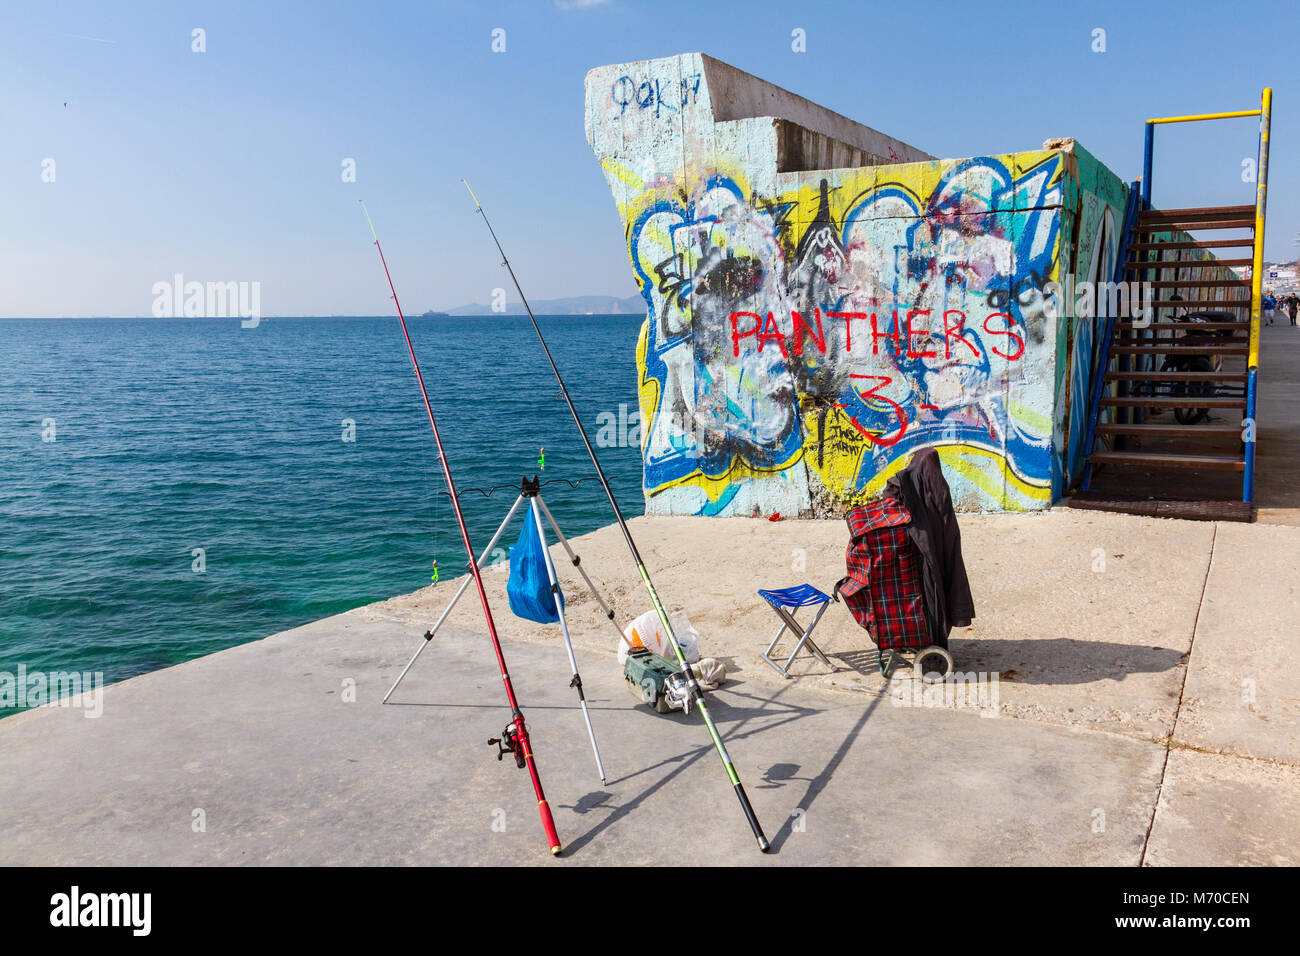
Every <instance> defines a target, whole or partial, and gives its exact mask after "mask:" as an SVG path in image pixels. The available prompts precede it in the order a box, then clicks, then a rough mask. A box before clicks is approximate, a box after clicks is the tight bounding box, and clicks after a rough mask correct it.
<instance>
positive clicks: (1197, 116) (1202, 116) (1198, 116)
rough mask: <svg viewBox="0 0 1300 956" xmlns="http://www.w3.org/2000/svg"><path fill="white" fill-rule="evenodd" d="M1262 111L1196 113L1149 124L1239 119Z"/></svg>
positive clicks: (1166, 118)
mask: <svg viewBox="0 0 1300 956" xmlns="http://www.w3.org/2000/svg"><path fill="white" fill-rule="evenodd" d="M1260 112H1261V111H1260V110H1237V111H1236V112H1235V113H1194V114H1192V115H1191V116H1163V117H1160V118H1158V119H1149V120H1147V122H1148V123H1199V122H1200V121H1201V120H1218V119H1237V118H1238V117H1242V116H1258V115H1259V114H1260Z"/></svg>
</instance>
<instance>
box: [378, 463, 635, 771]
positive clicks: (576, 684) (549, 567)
mask: <svg viewBox="0 0 1300 956" xmlns="http://www.w3.org/2000/svg"><path fill="white" fill-rule="evenodd" d="M525 501H527V502H528V514H529V517H528V519H525V520H531V521H532V522H533V523H534V526H535V527H536V528H537V534H538V537H540V538H541V541H542V553H543V555H545V558H546V575H547V578H548V580H549V582H550V585H551V594H552V595H553V596H554V599H555V610H556V614H557V615H558V617H559V619H560V631H561V633H562V634H563V635H564V649H565V652H566V653H567V654H568V658H569V668H570V671H571V672H572V674H573V679H572V680H571V681H570V683H569V686H570V687H573V688H574V689H575V690H577V692H578V704H579V706H580V707H581V709H582V719H583V721H584V722H585V723H586V725H587V736H588V737H589V738H590V739H591V749H592V753H593V754H594V756H595V758H596V770H597V772H598V773H599V774H600V782H601V783H602V784H603V783H605V768H604V765H603V764H602V763H601V759H600V748H599V747H598V746H597V744H596V733H595V730H594V729H593V728H592V725H591V714H590V712H589V711H588V709H587V698H586V695H585V694H584V692H583V688H582V677H581V675H580V674H579V673H578V662H577V659H576V657H575V656H574V653H573V641H572V639H571V638H570V636H569V624H568V620H567V619H566V618H565V616H564V607H563V605H562V604H561V603H560V588H559V582H558V580H557V579H556V575H555V564H554V562H553V561H552V560H551V553H550V549H549V548H547V546H546V532H545V530H544V529H543V527H542V516H543V515H545V516H546V521H547V524H549V525H550V526H551V529H552V530H553V531H554V532H555V536H556V538H557V539H559V542H560V544H561V545H563V547H564V550H565V553H566V554H567V555H568V556H569V560H570V562H571V563H572V564H573V566H574V567H575V568H577V569H578V573H579V574H581V575H582V580H583V582H584V583H585V584H586V585H587V589H588V590H589V591H590V592H591V595H592V597H594V598H595V599H596V603H598V604H599V605H600V607H601V610H602V611H604V613H605V617H606V618H607V619H608V620H609V621H610V623H611V624H613V625H614V629H615V630H616V631H618V636H619V639H620V640H622V641H624V642H626V641H627V638H626V637H625V636H624V635H623V632H622V630H621V629H619V626H618V623H617V622H616V621H615V619H614V611H613V610H612V609H611V608H610V606H609V604H608V603H607V602H606V601H605V599H604V597H602V596H601V594H600V592H599V591H598V590H597V589H596V585H595V584H594V583H593V582H592V580H591V577H590V576H589V575H588V574H587V571H586V569H585V568H583V567H582V559H581V558H580V557H579V556H578V555H577V554H575V553H574V551H573V548H572V546H571V545H570V544H569V540H568V538H566V537H565V536H564V533H563V532H562V531H561V530H560V526H559V524H558V523H557V522H556V520H555V517H554V516H553V515H552V514H551V510H550V509H549V508H547V507H546V502H544V501H543V500H542V495H541V487H540V482H539V481H538V480H537V479H536V478H534V479H532V480H531V481H530V480H529V479H527V478H525V479H524V480H523V482H522V484H521V486H520V492H519V497H517V498H516V499H515V502H514V504H513V505H511V506H510V510H509V511H508V512H506V516H505V518H504V519H503V520H502V522H501V524H500V525H499V526H498V527H497V530H496V533H495V534H494V535H492V540H491V541H489V542H488V545H487V547H486V548H484V549H483V552H482V554H480V555H479V558H478V566H479V567H480V568H482V567H483V562H484V561H485V560H487V558H488V556H489V555H490V554H491V553H492V551H493V549H494V548H495V547H496V546H497V542H499V541H500V540H501V536H502V535H503V534H504V533H505V530H506V528H507V527H508V526H509V524H510V522H511V521H512V520H514V517H515V515H516V514H518V512H519V509H520V508H521V507H523V505H524V502H525ZM471 580H472V578H470V577H467V578H466V579H465V580H464V581H462V582H461V585H460V587H459V588H458V589H457V590H456V593H455V595H453V596H452V599H451V602H450V603H449V604H448V605H447V607H446V609H444V610H443V612H442V614H441V615H440V616H439V618H438V620H437V623H435V624H434V625H433V627H432V628H430V629H429V630H428V631H426V632H425V633H424V639H423V640H422V641H421V642H420V646H419V647H417V648H416V649H415V653H414V654H413V655H411V659H410V660H409V661H408V662H407V664H406V666H405V667H404V668H402V672H401V673H400V674H398V675H397V680H395V681H393V686H392V687H390V688H389V689H388V693H387V694H385V695H384V701H383V702H384V703H388V699H389V698H390V697H392V696H393V691H395V690H397V685H398V684H400V683H401V682H402V679H403V678H404V677H406V674H407V672H408V671H410V669H411V667H412V665H414V664H415V662H416V661H417V660H418V659H419V657H420V655H421V654H422V653H424V649H425V648H426V647H428V646H429V644H430V643H432V641H433V637H434V635H435V634H437V633H438V629H439V628H440V627H442V625H443V624H444V623H445V622H446V620H447V618H448V617H449V616H450V615H451V612H452V609H453V608H455V607H456V603H457V602H458V601H459V600H460V599H461V596H462V595H463V594H464V593H465V590H466V588H468V587H469V584H470V581H471Z"/></svg>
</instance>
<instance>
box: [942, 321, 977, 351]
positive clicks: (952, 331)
mask: <svg viewBox="0 0 1300 956" xmlns="http://www.w3.org/2000/svg"><path fill="white" fill-rule="evenodd" d="M950 315H959V316H961V321H959V322H958V323H957V324H956V325H955V326H953V325H949V324H948V316H950ZM965 325H966V313H965V312H963V311H962V310H961V309H947V310H945V311H944V313H943V357H944V358H946V359H950V358H952V350H951V343H952V340H953V339H954V338H955V339H956V340H957V341H958V342H960V343H961V344H962V345H964V346H966V348H968V349H970V350H971V354H972V355H974V356H975V357H976V358H979V357H980V350H979V349H977V348H976V347H975V346H974V345H972V344H971V343H970V341H969V340H968V339H967V338H966V330H965Z"/></svg>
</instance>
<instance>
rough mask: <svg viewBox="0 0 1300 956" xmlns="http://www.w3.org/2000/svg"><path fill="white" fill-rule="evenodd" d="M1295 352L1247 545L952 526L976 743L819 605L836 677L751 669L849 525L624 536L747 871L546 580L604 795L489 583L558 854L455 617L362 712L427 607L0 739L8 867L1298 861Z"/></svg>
mask: <svg viewBox="0 0 1300 956" xmlns="http://www.w3.org/2000/svg"><path fill="white" fill-rule="evenodd" d="M1298 346H1300V330H1295V329H1291V328H1289V327H1287V328H1276V327H1275V328H1271V329H1265V332H1264V355H1265V361H1266V364H1265V366H1264V368H1265V370H1266V371H1267V373H1268V374H1264V373H1261V381H1262V383H1263V384H1262V386H1261V388H1262V391H1263V394H1264V398H1263V401H1262V407H1263V408H1264V409H1272V410H1273V415H1271V416H1269V417H1267V418H1266V417H1265V416H1264V415H1263V414H1261V420H1262V421H1263V422H1264V424H1263V425H1262V428H1261V449H1260V462H1261V480H1260V485H1259V489H1260V506H1261V510H1260V520H1259V521H1258V522H1257V523H1255V524H1250V525H1244V524H1234V523H1223V524H1215V523H1211V522H1189V521H1172V520H1161V519H1154V518H1142V517H1136V516H1130V515H1110V514H1099V513H1094V512H1081V511H1072V510H1070V509H1067V508H1055V509H1053V510H1052V511H1049V512H1046V513H1041V514H1027V515H1010V514H1005V515H965V516H963V517H962V532H963V543H964V548H965V552H966V560H967V565H968V568H969V570H970V576H971V584H972V589H973V591H974V595H975V602H976V609H977V612H978V616H977V618H976V620H975V623H974V626H973V627H972V628H970V629H966V630H962V631H959V632H954V634H953V637H952V647H953V653H954V656H955V657H956V660H957V665H958V667H959V669H961V670H963V671H965V672H974V673H982V674H985V675H993V674H996V675H997V677H998V684H997V692H998V707H997V715H998V716H996V717H989V716H987V715H984V716H982V715H981V711H980V709H979V708H978V707H968V706H961V702H960V701H958V700H951V701H942V702H939V703H938V705H936V706H925V705H923V706H915V701H914V700H911V699H901V700H900V697H901V695H900V693H899V688H900V687H904V686H906V685H903V684H902V683H901V681H902V679H903V678H904V677H905V676H906V672H903V674H901V675H899V676H898V677H896V678H895V682H894V683H893V684H892V685H891V684H886V683H885V682H884V680H883V679H882V678H881V677H880V676H879V674H878V673H877V672H876V670H875V654H874V648H873V646H872V645H871V642H870V638H869V637H868V635H867V634H866V632H864V631H862V630H861V629H860V628H858V627H857V625H856V624H855V623H854V622H853V620H852V619H851V618H850V617H849V615H848V613H847V611H846V610H845V609H844V607H843V605H839V604H836V605H832V607H831V610H830V611H828V612H827V614H826V616H825V617H824V619H823V621H822V623H821V624H820V625H819V629H818V638H819V642H820V643H821V645H822V647H823V648H824V649H825V650H826V651H827V653H828V654H829V655H830V656H831V659H832V660H833V661H834V662H835V663H836V664H837V667H838V670H837V672H836V673H833V674H831V673H827V672H826V669H825V667H824V666H822V665H820V664H819V663H817V662H815V661H812V660H811V659H809V660H801V661H799V662H796V667H795V669H794V672H795V673H796V674H798V675H800V676H798V677H796V678H795V679H793V680H788V681H787V680H784V679H782V678H781V677H780V676H779V675H777V674H776V673H775V672H774V671H773V670H772V669H771V668H769V667H767V665H765V664H763V663H762V662H761V661H760V660H759V658H758V655H759V652H760V651H761V650H762V649H763V648H764V647H765V646H766V643H767V640H768V639H769V637H770V635H771V634H772V633H773V632H774V631H775V630H776V626H777V624H776V619H775V617H774V616H773V615H772V614H771V613H770V612H769V611H768V610H767V609H766V608H765V607H764V606H763V605H762V604H761V603H760V602H759V600H758V598H757V597H756V596H755V594H754V589H755V588H756V587H762V586H767V587H773V586H785V585H788V584H793V583H798V582H799V581H805V580H806V581H811V582H813V583H815V584H817V585H818V586H819V587H822V588H823V589H825V590H829V589H830V587H831V586H832V585H833V583H834V581H835V580H836V579H838V578H839V577H840V576H841V575H842V574H843V567H844V564H843V553H844V546H845V543H846V538H847V534H846V532H845V530H844V528H843V525H842V523H841V522H838V521H782V522H775V523H773V522H768V521H766V520H753V519H746V518H729V519H717V518H696V517H671V518H648V519H647V518H642V519H637V520H636V521H635V522H634V526H635V534H636V536H637V539H638V542H639V544H640V546H641V549H642V551H643V552H644V555H645V558H646V561H647V563H648V565H649V567H650V568H651V571H652V573H653V574H654V576H655V578H656V582H657V584H658V586H659V589H660V591H661V592H662V593H663V595H664V597H665V599H666V600H667V601H668V603H669V606H670V607H671V608H676V607H682V608H684V609H685V610H686V611H687V612H688V613H689V615H690V616H691V619H692V622H693V623H694V624H695V626H696V627H697V628H698V629H699V631H700V633H701V635H702V645H703V649H704V652H705V653H706V654H709V655H712V656H717V657H721V658H723V659H724V660H726V661H727V663H728V665H729V668H730V670H731V675H730V678H729V680H728V682H727V683H726V685H724V687H723V688H722V689H721V690H719V691H718V692H717V693H716V694H715V695H714V698H713V699H714V702H713V704H712V707H713V712H714V714H715V716H716V718H717V720H718V723H719V726H720V728H721V730H722V733H723V734H724V736H725V737H726V739H727V743H728V747H729V749H730V750H731V753H732V755H733V757H734V759H735V761H736V764H737V766H738V767H739V769H740V773H741V776H742V778H743V780H744V782H745V784H746V786H747V788H748V790H749V792H750V795H751V798H752V800H753V803H754V806H755V808H756V810H757V812H758V814H759V816H760V817H761V819H762V820H763V822H764V824H765V826H766V828H767V830H768V833H769V835H770V836H771V838H772V843H773V849H774V852H773V853H772V854H771V855H769V856H760V855H759V854H758V853H757V851H756V850H755V849H754V846H753V842H752V839H751V837H750V835H749V829H748V827H747V826H746V825H745V823H744V820H743V819H742V817H741V816H740V812H739V809H738V807H737V806H736V805H735V800H734V798H732V797H731V795H730V793H729V792H726V791H729V789H730V788H729V786H728V785H727V782H726V778H725V777H724V776H723V773H722V770H721V768H720V766H719V765H718V763H717V758H716V756H715V755H714V753H713V751H712V748H711V747H710V746H709V745H708V738H707V736H706V734H705V732H704V728H703V727H702V726H701V725H700V723H699V721H698V719H694V718H685V717H682V716H680V715H670V716H659V715H656V714H653V713H651V712H650V711H649V710H647V709H646V708H645V707H644V706H642V705H639V704H638V703H637V702H636V701H635V700H634V699H633V698H632V696H631V695H630V694H629V693H628V692H627V691H626V689H625V688H624V687H623V684H622V676H621V672H620V669H619V667H618V664H617V662H616V660H615V654H614V651H615V648H614V643H615V638H614V635H613V632H612V630H611V629H610V627H609V622H608V621H606V620H605V619H604V618H603V616H602V615H601V614H600V612H599V610H598V608H597V607H596V604H595V602H594V601H593V600H592V599H591V598H590V597H589V596H587V595H586V594H585V592H584V591H583V590H582V589H581V582H580V581H579V580H578V579H577V578H576V575H574V574H573V573H572V570H571V568H570V567H569V565H568V564H567V563H566V562H564V561H563V560H557V564H558V566H559V570H560V575H561V583H562V585H563V587H564V588H565V593H566V596H567V597H568V602H569V613H570V624H571V627H572V629H573V632H574V638H575V644H576V646H577V653H578V659H579V664H580V666H581V669H582V673H583V678H584V681H585V684H586V687H587V692H588V697H589V699H590V700H591V703H592V708H593V722H594V724H595V729H596V733H597V735H598V737H599V740H600V745H601V750H602V754H603V756H604V759H605V764H606V768H607V770H608V771H609V783H608V785H606V786H604V787H602V786H601V785H600V782H599V780H598V778H597V776H596V772H595V768H594V766H593V763H592V759H591V753H590V750H589V747H588V743H587V739H586V734H585V731H584V728H583V726H582V720H581V715H580V712H579V711H578V709H577V707H576V702H575V698H574V695H573V691H572V690H571V689H570V688H569V686H568V682H569V674H568V670H567V661H566V660H565V658H564V652H563V649H562V647H561V645H560V642H559V635H558V626H556V625H550V626H545V625H534V624H531V623H529V622H525V621H521V620H519V619H517V618H514V617H513V616H511V615H510V614H509V613H508V611H507V610H506V607H507V605H506V601H505V593H504V592H505V576H504V575H498V574H493V573H489V574H488V575H487V577H486V580H487V582H488V585H489V588H490V597H491V598H492V600H493V603H494V606H495V607H496V608H497V609H498V612H499V623H500V625H501V630H502V634H503V636H504V639H505V643H506V655H507V659H508V662H509V664H510V668H511V676H512V678H513V680H514V682H515V684H516V687H517V688H518V691H519V695H520V698H521V700H522V702H523V704H524V707H525V711H526V714H527V716H528V720H529V722H530V726H531V729H532V733H533V739H534V746H535V750H536V753H537V757H538V761H539V765H540V768H541V773H542V779H543V782H544V783H545V785H546V788H547V796H548V797H549V799H550V802H551V804H552V806H553V807H554V810H555V815H556V821H557V825H558V827H559V831H560V835H561V838H562V839H563V841H564V843H565V845H566V847H567V850H566V852H565V854H564V856H562V857H561V858H559V859H558V860H553V859H552V858H551V856H550V854H549V853H547V851H546V846H545V843H544V841H543V839H542V835H541V829H540V827H539V825H538V822H537V819H536V809H535V804H534V800H533V797H532V791H531V788H530V787H529V785H528V781H527V778H526V776H525V775H524V774H523V773H522V772H521V771H519V770H516V769H515V768H514V767H513V765H511V764H510V763H508V762H502V763H498V762H497V760H496V759H495V757H494V755H493V754H494V750H493V749H492V748H489V747H488V746H487V745H486V741H487V738H488V737H492V736H497V735H498V734H499V733H500V731H501V728H502V727H503V726H504V725H505V723H506V721H507V720H508V717H509V715H508V713H507V711H506V708H505V706H504V695H503V694H502V692H501V686H500V677H499V676H498V674H497V672H496V668H495V664H494V661H493V659H492V656H491V652H490V649H489V644H488V641H487V638H486V637H485V636H484V634H483V629H482V622H481V617H480V612H479V610H478V609H477V607H476V605H475V604H474V603H472V602H469V601H466V602H463V603H462V605H461V606H460V607H459V608H458V609H457V611H456V612H455V613H454V614H453V615H452V618H451V619H450V622H449V623H450V626H449V628H447V629H445V630H444V631H442V632H441V633H440V634H439V635H438V637H437V639H436V641H435V643H434V644H433V645H432V646H431V647H430V648H429V649H428V650H427V651H426V653H425V654H424V655H423V657H422V658H421V659H420V661H419V663H418V664H417V665H416V666H415V668H414V669H413V670H412V671H411V674H410V676H409V677H408V678H407V680H406V682H405V683H404V684H403V685H402V687H401V688H400V689H399V691H398V693H397V694H396V695H395V696H394V703H391V704H389V705H383V704H381V703H380V700H381V698H382V697H383V694H384V691H385V690H386V689H387V687H388V685H389V683H390V682H391V681H392V679H393V678H394V677H395V676H396V674H397V672H398V670H399V669H400V667H401V665H402V664H404V663H405V661H406V659H407V657H408V656H409V655H410V653H411V652H412V651H413V650H414V648H415V647H416V646H417V645H418V643H419V641H420V635H421V634H422V633H423V631H424V630H425V629H426V628H427V627H428V626H429V625H430V624H431V622H432V621H433V620H434V619H435V618H436V615H437V614H438V613H439V612H440V611H441V609H442V607H443V606H444V605H445V603H446V602H447V600H448V599H449V598H450V596H451V594H453V593H454V590H455V587H456V586H457V582H456V581H445V582H442V583H440V584H438V585H436V586H433V587H430V588H425V589H423V590H421V591H418V592H416V593H414V594H410V595H404V596H401V597H397V598H393V599H392V600H390V601H386V602H383V603H381V604H377V605H371V606H369V607H365V608H358V609H356V610H354V611H350V612H348V613H346V614H342V615H339V616H337V617H333V618H329V619H327V620H323V621H318V622H315V623H313V624H309V625H307V626H305V627H301V628H297V629H295V630H292V631H288V632H286V633H283V634H277V635H274V636H272V637H269V638H267V639H265V640H262V641H257V642H255V643H251V644H247V645H244V646H241V647H236V648H232V649H230V650H227V651H223V652H221V653H219V654H214V655H211V656H209V657H204V658H200V659H198V660H194V661H191V662H189V663H186V664H182V665H179V666H177V667H172V668H168V669H166V670H162V671H157V672H155V673H152V674H147V675H144V676H141V677H137V678H134V679H132V680H128V681H124V682H123V683H120V684H117V685H114V686H113V687H110V688H108V689H107V690H106V691H105V694H104V709H103V715H102V716H101V717H99V718H98V719H87V718H86V717H84V716H83V715H82V712H81V711H79V710H75V709H68V708H58V707H46V708H42V709H39V710H34V711H29V712H26V713H23V714H18V715H16V716H13V717H10V718H6V719H4V720H0V780H3V781H4V786H3V798H2V799H0V832H3V833H4V834H5V837H4V840H3V842H0V863H3V864H8V865H12V864H23V865H26V864H68V863H91V864H108V863H123V864H258V863H285V864H288V863H301V864H374V863H399V864H408V863H409V864H439V863H441V864H453V865H462V866H464V865H477V864H502V863H505V864H537V865H548V866H565V865H573V864H617V865H636V864H645V863H662V864H668V863H679V862H682V861H681V858H680V857H678V856H675V855H674V853H673V851H672V850H671V849H670V848H669V846H668V844H667V843H666V842H665V841H664V840H662V839H659V838H658V837H657V836H656V835H657V834H662V833H663V832H665V830H666V829H667V828H668V827H669V826H670V825H671V826H674V827H677V828H678V832H681V830H682V828H684V830H685V832H686V834H687V835H688V836H690V837H692V839H690V840H689V841H688V844H687V845H688V846H689V847H690V851H691V856H690V861H691V862H695V863H724V864H725V863H743V864H754V865H763V866H781V865H789V864H815V863H862V864H890V863H895V864H905V863H940V864H962V863H971V864H1061V865H1092V864H1116V865H1126V866H1135V865H1138V864H1139V863H1145V864H1147V865H1191V864H1265V865H1290V866H1294V865H1297V864H1300V704H1297V701H1300V673H1298V672H1297V669H1296V667H1295V662H1294V649H1295V647H1296V645H1297V639H1298V638H1300V625H1298V624H1297V622H1296V619H1295V608H1296V607H1297V605H1298V604H1300V601H1298V600H1297V589H1298V588H1300V579H1298V577H1297V573H1296V569H1297V568H1298V567H1300V529H1298V528H1297V524H1300V518H1298V516H1300V510H1298V509H1297V508H1296V504H1297V502H1296V493H1295V491H1294V485H1293V484H1292V483H1291V482H1290V481H1288V480H1287V476H1286V475H1285V474H1281V473H1280V472H1281V471H1282V470H1283V468H1285V467H1286V466H1287V463H1289V462H1293V461H1294V455H1295V449H1296V448H1297V447H1300V416H1297V415H1296V414H1295V413H1294V409H1293V407H1292V406H1291V405H1290V404H1288V402H1287V401H1286V396H1287V395H1288V394H1290V393H1292V391H1293V388H1294V385H1293V383H1294V382H1295V381H1296V379H1297V378H1300V376H1298V375H1297V374H1296V373H1297V370H1298V369H1300V347H1298ZM557 518H558V519H559V520H560V521H561V523H563V521H564V516H563V515H562V514H559V515H557ZM574 543H575V547H576V548H577V550H578V553H579V554H581V555H582V557H583V567H584V568H585V569H587V570H588V572H589V573H590V574H592V576H593V578H594V579H595V581H596V583H597V585H598V586H599V587H600V589H601V590H602V591H603V592H604V593H606V594H607V595H608V596H609V597H610V599H611V600H612V601H613V603H614V606H615V607H616V609H617V611H618V614H619V619H620V620H621V621H626V620H628V619H630V618H631V617H633V616H635V614H638V613H640V612H641V611H642V610H644V609H645V607H646V597H645V594H644V591H643V590H642V589H641V585H640V582H639V580H638V578H637V575H636V572H635V570H634V569H633V567H632V566H631V564H630V562H629V561H628V559H627V556H626V553H625V550H624V547H623V544H622V541H621V538H620V536H619V535H618V533H617V530H616V529H615V528H612V527H607V528H603V529H600V530H598V531H596V532H593V533H592V534H589V535H584V536H582V537H580V538H577V539H575V542H574ZM558 557H559V556H558V555H557V558H558ZM796 568H797V570H796ZM900 703H907V704H909V706H900Z"/></svg>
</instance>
